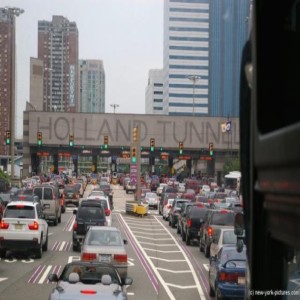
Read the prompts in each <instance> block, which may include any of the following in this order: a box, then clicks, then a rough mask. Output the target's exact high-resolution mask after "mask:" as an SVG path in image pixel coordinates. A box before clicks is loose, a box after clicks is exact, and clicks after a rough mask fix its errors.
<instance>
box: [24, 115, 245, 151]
mask: <svg viewBox="0 0 300 300" xmlns="http://www.w3.org/2000/svg"><path fill="white" fill-rule="evenodd" d="M26 114H28V124H26V122H24V138H25V137H26V136H28V141H29V145H35V144H36V133H37V132H42V134H43V145H45V146H46V145H49V146H51V145H55V146H57V145H68V142H69V135H70V134H73V135H74V144H75V146H76V145H89V146H99V145H103V139H104V136H108V140H109V146H130V143H131V140H132V130H133V128H134V127H138V129H139V136H140V144H141V146H144V147H149V142H150V139H151V138H154V139H155V145H156V147H164V148H174V149H177V148H178V143H179V142H183V145H184V149H191V150H194V149H200V148H206V147H208V144H209V143H214V147H215V148H218V149H229V148H231V149H239V119H238V118H232V119H231V131H230V132H226V133H224V132H222V124H223V123H224V120H225V121H226V119H227V118H219V117H218V118H215V117H198V116H197V117H183V116H181V117H174V116H165V115H164V116H162V115H141V114H99V113H98V114H96V113H64V112H38V111H25V112H24V120H25V116H26ZM26 125H28V126H26Z"/></svg>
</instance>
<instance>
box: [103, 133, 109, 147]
mask: <svg viewBox="0 0 300 300" xmlns="http://www.w3.org/2000/svg"><path fill="white" fill-rule="evenodd" d="M103 144H104V149H107V148H108V135H105V136H104V143H103Z"/></svg>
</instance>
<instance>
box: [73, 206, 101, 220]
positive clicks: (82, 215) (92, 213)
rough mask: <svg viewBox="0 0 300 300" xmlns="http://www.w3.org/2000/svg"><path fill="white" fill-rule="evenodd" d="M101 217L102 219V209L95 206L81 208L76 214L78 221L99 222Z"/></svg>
mask: <svg viewBox="0 0 300 300" xmlns="http://www.w3.org/2000/svg"><path fill="white" fill-rule="evenodd" d="M102 217H104V211H103V209H101V208H100V207H96V206H95V207H94V206H82V207H81V208H80V209H78V212H77V218H79V219H88V220H99V219H101V218H102Z"/></svg>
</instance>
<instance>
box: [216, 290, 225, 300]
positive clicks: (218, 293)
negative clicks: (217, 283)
mask: <svg viewBox="0 0 300 300" xmlns="http://www.w3.org/2000/svg"><path fill="white" fill-rule="evenodd" d="M216 299H217V300H221V299H223V297H222V294H221V292H220V290H219V289H217V290H216Z"/></svg>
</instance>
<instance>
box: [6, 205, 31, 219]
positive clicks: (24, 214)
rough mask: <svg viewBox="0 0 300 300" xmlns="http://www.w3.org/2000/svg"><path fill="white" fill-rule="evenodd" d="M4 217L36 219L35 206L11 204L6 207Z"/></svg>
mask: <svg viewBox="0 0 300 300" xmlns="http://www.w3.org/2000/svg"><path fill="white" fill-rule="evenodd" d="M4 218H24V219H34V218H35V213H34V207H33V206H26V205H10V206H7V207H6V210H5V212H4Z"/></svg>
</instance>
